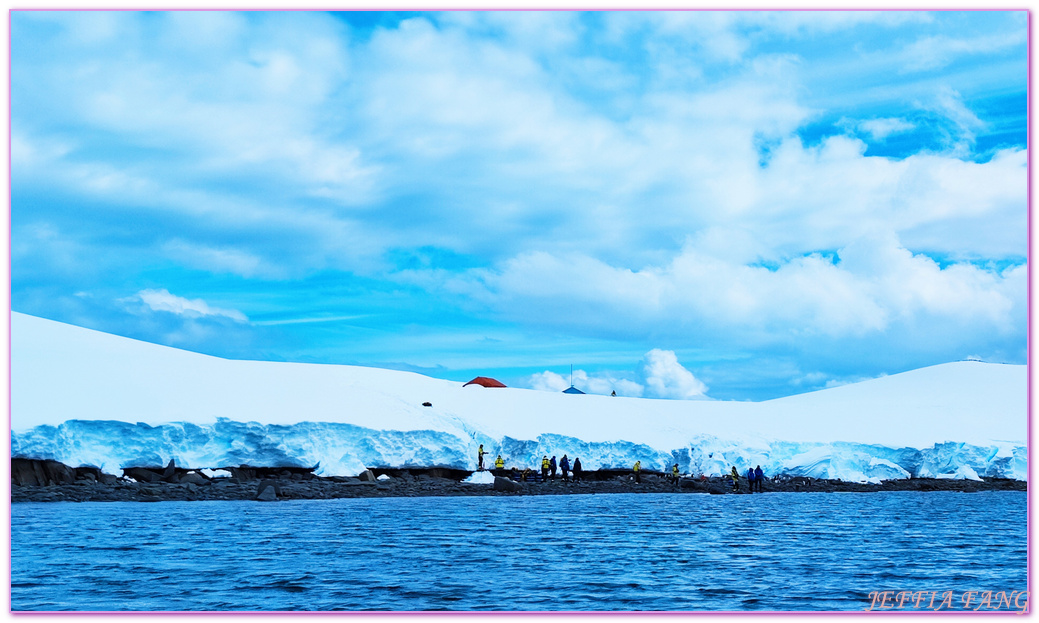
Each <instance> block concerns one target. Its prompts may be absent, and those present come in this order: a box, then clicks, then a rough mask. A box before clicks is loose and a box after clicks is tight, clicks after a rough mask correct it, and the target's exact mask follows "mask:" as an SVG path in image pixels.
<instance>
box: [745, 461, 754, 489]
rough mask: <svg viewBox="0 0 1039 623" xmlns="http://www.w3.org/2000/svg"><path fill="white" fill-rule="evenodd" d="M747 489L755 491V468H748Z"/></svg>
mask: <svg viewBox="0 0 1039 623" xmlns="http://www.w3.org/2000/svg"><path fill="white" fill-rule="evenodd" d="M747 490H748V491H750V492H751V493H754V468H753V467H748V468H747Z"/></svg>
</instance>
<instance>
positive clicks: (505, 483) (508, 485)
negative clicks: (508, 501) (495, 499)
mask: <svg viewBox="0 0 1039 623" xmlns="http://www.w3.org/2000/svg"><path fill="white" fill-rule="evenodd" d="M494 490H495V491H523V485H521V484H520V483H518V482H516V481H514V480H510V479H508V478H502V477H501V476H495V477H494Z"/></svg>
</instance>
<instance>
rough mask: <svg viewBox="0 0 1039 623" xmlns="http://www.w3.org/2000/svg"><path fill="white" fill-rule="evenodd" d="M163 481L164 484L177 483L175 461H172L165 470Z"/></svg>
mask: <svg viewBox="0 0 1039 623" xmlns="http://www.w3.org/2000/svg"><path fill="white" fill-rule="evenodd" d="M162 480H163V481H164V482H177V468H176V466H175V465H174V464H173V459H170V463H169V465H167V466H166V469H164V470H163V472H162Z"/></svg>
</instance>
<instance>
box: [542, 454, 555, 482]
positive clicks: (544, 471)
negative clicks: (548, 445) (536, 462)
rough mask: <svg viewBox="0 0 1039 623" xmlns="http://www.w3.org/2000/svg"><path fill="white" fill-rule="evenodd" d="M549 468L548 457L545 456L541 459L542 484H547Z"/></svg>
mask: <svg viewBox="0 0 1039 623" xmlns="http://www.w3.org/2000/svg"><path fill="white" fill-rule="evenodd" d="M551 467H552V465H551V463H549V462H548V455H547V454H546V455H545V458H543V459H541V480H542V481H543V482H548V470H549V469H551Z"/></svg>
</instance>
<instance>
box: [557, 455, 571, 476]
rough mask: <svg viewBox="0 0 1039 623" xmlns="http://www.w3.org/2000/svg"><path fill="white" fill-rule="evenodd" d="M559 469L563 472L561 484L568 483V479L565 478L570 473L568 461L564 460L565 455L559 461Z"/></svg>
mask: <svg viewBox="0 0 1039 623" xmlns="http://www.w3.org/2000/svg"><path fill="white" fill-rule="evenodd" d="M559 469H560V471H562V472H563V482H568V481H569V480H570V479H569V478H568V477H567V475H566V473H567V472H568V471H570V459H568V458H566V455H565V454H564V455H563V458H561V459H559Z"/></svg>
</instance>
